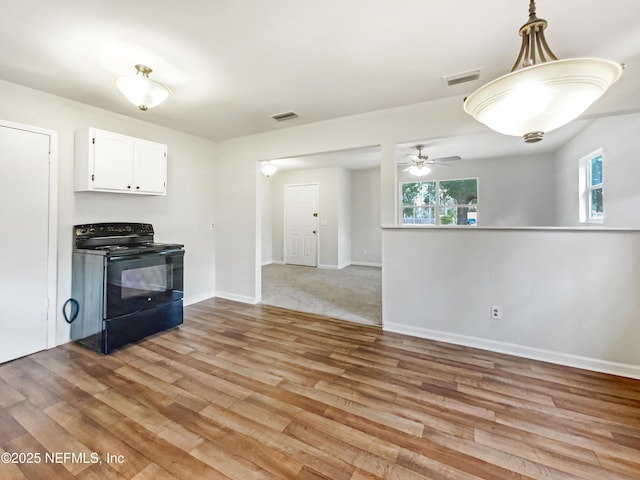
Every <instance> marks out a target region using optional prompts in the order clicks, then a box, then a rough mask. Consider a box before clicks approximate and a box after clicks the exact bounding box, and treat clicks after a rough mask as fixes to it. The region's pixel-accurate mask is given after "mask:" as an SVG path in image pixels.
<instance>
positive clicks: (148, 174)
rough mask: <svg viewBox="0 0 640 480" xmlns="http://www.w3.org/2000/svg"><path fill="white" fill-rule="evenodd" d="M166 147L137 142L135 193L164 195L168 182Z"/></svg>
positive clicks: (134, 169)
mask: <svg viewBox="0 0 640 480" xmlns="http://www.w3.org/2000/svg"><path fill="white" fill-rule="evenodd" d="M166 152H167V147H166V145H163V144H160V143H155V142H148V141H146V140H139V139H136V140H135V155H134V157H135V160H134V164H133V178H134V182H133V183H134V187H133V191H134V192H140V193H155V194H160V195H164V194H165V193H166V182H167V155H166Z"/></svg>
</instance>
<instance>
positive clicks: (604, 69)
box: [464, 58, 622, 143]
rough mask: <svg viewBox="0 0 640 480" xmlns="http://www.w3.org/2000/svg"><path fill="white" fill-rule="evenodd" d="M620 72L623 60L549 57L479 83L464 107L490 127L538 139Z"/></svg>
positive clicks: (580, 110) (569, 117)
mask: <svg viewBox="0 0 640 480" xmlns="http://www.w3.org/2000/svg"><path fill="white" fill-rule="evenodd" d="M621 74H622V66H621V65H620V64H618V63H615V62H612V61H609V60H603V59H599V58H571V59H566V60H556V61H551V62H545V63H541V64H537V65H532V66H529V67H525V68H523V69H521V70H517V71H514V72H511V73H509V74H507V75H504V76H502V77H500V78H498V79H496V80H493V81H492V82H489V83H488V84H486V85H484V86H482V87H480V88H479V89H478V90H476V91H475V92H474V93H472V94H471V95H469V97H467V98H466V99H465V102H464V109H465V111H466V112H467V113H469V114H470V115H472V116H473V117H474V118H475V119H476V120H478V121H479V122H481V123H483V124H485V125H486V126H488V127H489V128H491V129H492V130H495V131H497V132H499V133H503V134H505V135H513V136H522V137H523V138H524V139H525V141H526V142H530V143H531V142H536V141H539V140H541V139H542V136H543V134H544V133H546V132H550V131H552V130H554V129H556V128H558V127H561V126H563V125H565V124H567V123H569V122H570V121H572V120H574V119H575V118H576V117H578V116H579V115H580V114H582V113H583V112H584V111H585V110H586V109H587V108H589V106H590V105H591V104H592V103H593V102H595V101H596V100H597V99H599V98H600V97H601V96H602V95H603V94H604V93H605V92H606V91H607V89H608V88H609V87H610V86H611V85H613V84H614V83H615V82H616V81H617V80H618V78H620V75H621Z"/></svg>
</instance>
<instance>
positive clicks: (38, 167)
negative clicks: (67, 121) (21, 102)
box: [0, 121, 51, 363]
mask: <svg viewBox="0 0 640 480" xmlns="http://www.w3.org/2000/svg"><path fill="white" fill-rule="evenodd" d="M7 125H9V124H8V123H5V122H2V121H0V168H1V169H2V175H1V176H0V205H2V207H1V208H0V225H2V229H1V230H0V312H2V313H0V332H1V333H0V363H1V362H6V361H8V360H12V359H14V358H18V357H22V356H24V355H28V354H30V353H33V352H37V351H39V350H43V349H45V348H47V338H48V337H47V334H48V331H47V327H48V324H47V311H48V303H49V302H48V294H49V188H50V184H49V148H50V147H49V145H50V138H51V137H50V136H49V135H46V134H43V133H36V132H32V131H28V130H24V129H21V128H15V127H10V126H7Z"/></svg>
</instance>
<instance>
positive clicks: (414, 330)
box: [382, 322, 640, 379]
mask: <svg viewBox="0 0 640 480" xmlns="http://www.w3.org/2000/svg"><path fill="white" fill-rule="evenodd" d="M382 328H383V330H386V331H389V332H395V333H402V334H405V335H411V336H413V337H420V338H427V339H430V340H437V341H440V342H447V343H453V344H455V345H464V346H467V347H473V348H480V349H483V350H489V351H491V352H498V353H506V354H508V355H516V356H518V357H524V358H530V359H532V360H540V361H543V362H550V363H555V364H558V365H565V366H568V367H575V368H582V369H586V370H592V371H594V372H602V373H609V374H612V375H620V376H622V377H629V378H636V379H640V365H631V364H627V363H617V362H610V361H607V360H600V359H597V358H589V357H581V356H578V355H571V354H568V353H561V352H553V351H550V350H542V349H539V348H532V347H527V346H524V345H517V344H514V343H506V342H498V341H495V340H487V339H484V338H477V337H469V336H466V335H459V334H457V333H448V332H442V331H438V330H429V329H426V328H421V327H413V326H410V325H402V324H399V323H390V322H383V327H382Z"/></svg>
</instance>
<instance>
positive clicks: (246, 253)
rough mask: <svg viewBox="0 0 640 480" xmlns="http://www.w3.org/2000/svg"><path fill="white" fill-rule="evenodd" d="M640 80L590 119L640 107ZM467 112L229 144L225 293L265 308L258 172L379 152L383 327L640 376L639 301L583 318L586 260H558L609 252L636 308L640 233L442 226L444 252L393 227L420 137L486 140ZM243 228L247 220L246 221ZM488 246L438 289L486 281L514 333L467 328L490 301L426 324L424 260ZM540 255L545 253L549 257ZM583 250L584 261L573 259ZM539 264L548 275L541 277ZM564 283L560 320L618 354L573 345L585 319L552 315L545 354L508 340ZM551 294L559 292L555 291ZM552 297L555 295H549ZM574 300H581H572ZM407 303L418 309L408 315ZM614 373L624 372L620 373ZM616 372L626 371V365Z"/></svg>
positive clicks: (396, 113) (352, 122) (344, 121)
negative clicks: (400, 176) (398, 164)
mask: <svg viewBox="0 0 640 480" xmlns="http://www.w3.org/2000/svg"><path fill="white" fill-rule="evenodd" d="M638 75H639V72H634V71H627V72H625V75H624V76H623V78H622V79H621V80H620V81H619V82H618V84H617V85H616V86H615V93H614V92H611V93H612V95H609V94H607V96H608V97H609V98H610V100H611V101H610V102H609V103H607V102H599V105H594V107H593V108H591V109H590V111H589V113H590V114H595V113H610V112H614V111H623V110H626V109H632V108H640V93H639V91H638V89H637V87H636V85H637V82H638V80H639V79H638ZM605 99H606V97H605ZM603 100H604V99H603ZM461 105H462V99H461V98H458V97H452V98H448V99H444V100H439V101H433V102H424V103H421V104H415V105H409V106H406V107H398V108H393V109H389V110H383V111H378V112H372V113H368V114H363V115H354V116H350V117H344V118H339V119H335V120H331V121H326V122H319V123H316V124H310V125H304V126H300V127H295V128H289V129H283V130H279V131H274V132H269V133H264V134H259V135H252V136H248V137H242V138H237V139H232V140H228V141H225V142H221V143H220V144H219V147H220V150H219V164H218V182H219V183H218V188H217V194H218V196H217V204H218V205H227V204H229V205H231V204H232V203H233V202H232V199H234V198H240V199H241V200H240V201H237V202H235V203H234V204H233V206H232V207H231V208H232V210H233V211H232V212H224V213H221V214H220V215H218V216H217V221H218V223H220V225H221V226H220V229H219V231H218V237H217V243H216V246H217V250H216V253H217V255H216V256H217V260H218V263H217V270H216V285H217V288H219V290H220V291H221V292H222V293H224V294H226V295H227V296H229V297H230V298H236V299H244V300H245V301H255V299H257V298H259V288H260V281H259V278H260V271H259V269H257V268H256V265H257V262H258V257H259V255H256V254H255V249H256V242H257V241H258V239H259V236H260V235H259V234H258V233H257V231H256V226H257V225H259V222H257V221H256V208H255V205H256V183H255V179H254V178H255V162H256V161H259V160H262V159H265V158H286V157H293V156H299V155H305V154H313V153H317V152H323V151H334V150H341V149H346V148H356V147H362V146H368V145H380V146H381V167H380V192H381V193H380V198H381V205H380V214H381V216H380V218H381V225H382V226H383V227H391V228H386V229H385V230H384V231H383V235H382V245H383V247H382V259H383V269H382V274H383V299H382V302H383V324H384V325H385V328H393V329H398V330H400V329H402V328H403V326H404V327H406V329H407V330H411V332H412V333H413V334H416V335H418V334H424V335H429V334H430V332H431V331H438V330H437V328H436V327H438V326H442V328H444V331H445V333H446V332H449V333H451V335H450V337H449V339H450V341H458V342H461V343H462V342H463V340H464V338H465V336H466V335H471V336H473V335H478V336H479V337H478V339H479V341H480V340H481V341H482V342H483V343H482V344H483V345H484V346H485V348H496V349H498V348H501V347H500V346H501V345H503V344H504V343H508V342H519V343H514V345H516V346H517V348H519V349H520V350H518V351H519V353H520V354H524V353H526V352H528V351H529V352H530V351H535V352H536V354H540V355H546V357H545V358H548V359H550V360H553V361H559V362H561V363H562V362H564V363H568V362H569V361H573V360H572V359H574V356H575V355H579V356H582V357H584V358H585V359H587V360H584V359H580V361H581V362H583V364H585V362H587V361H589V362H591V363H590V364H589V365H590V366H592V367H593V368H598V369H605V368H609V367H612V368H614V369H617V370H616V371H619V372H622V373H625V374H626V373H628V371H629V369H631V370H632V372H631V373H630V374H635V375H637V376H640V359H638V357H637V355H638V354H637V353H636V352H637V350H638V349H637V348H635V345H632V344H631V343H632V342H631V341H630V340H629V338H632V337H633V336H635V337H636V338H637V327H636V324H637V319H636V317H635V316H634V315H632V314H631V311H632V310H633V308H631V307H633V305H631V304H630V303H629V302H631V300H626V302H625V303H622V304H619V303H618V301H619V300H620V295H619V293H618V292H615V293H614V292H612V291H611V290H610V289H607V290H606V291H605V292H604V293H603V295H602V296H601V297H600V300H601V305H602V308H598V309H587V308H585V307H584V306H583V305H582V304H581V303H580V302H581V301H582V297H581V296H578V295H576V292H578V293H579V292H583V291H591V290H590V289H591V286H590V284H591V278H590V277H589V276H586V275H582V276H574V275H570V276H569V275H568V274H567V273H566V272H573V271H575V270H576V268H577V269H578V271H582V270H580V268H581V264H580V262H584V258H582V257H580V256H579V255H577V254H569V253H568V254H567V255H557V254H556V253H555V252H556V251H560V252H569V251H570V250H571V249H572V248H575V245H581V244H585V245H588V246H589V249H595V250H597V251H602V252H611V255H610V256H607V257H603V258H602V259H601V260H602V262H600V263H599V265H601V266H603V265H605V264H606V265H609V264H610V265H612V267H606V268H613V269H615V268H617V267H618V266H621V265H628V266H627V267H625V268H627V270H625V273H624V279H625V280H628V282H627V283H626V284H624V283H623V284H619V283H616V286H617V287H619V289H620V290H621V292H622V296H623V297H624V298H633V297H635V296H636V293H637V291H638V289H637V286H638V285H637V283H634V282H633V281H632V279H633V278H634V276H635V277H639V278H640V266H639V265H638V264H637V258H638V249H637V245H638V244H640V234H639V233H623V232H608V233H607V234H602V235H595V236H592V235H593V234H594V232H581V231H575V232H571V234H570V235H567V236H566V237H564V236H560V235H558V231H556V230H553V229H548V230H525V229H523V230H521V231H517V230H508V229H504V230H495V231H492V233H491V234H490V235H485V236H478V235H479V234H482V233H483V232H482V229H476V230H471V229H468V228H464V229H463V230H460V229H457V228H456V227H452V228H449V229H447V228H444V227H443V228H442V230H443V231H446V241H441V240H442V238H445V237H443V236H442V235H441V234H440V230H439V229H430V230H426V231H422V230H421V231H416V230H415V229H398V230H396V229H394V228H393V227H394V226H395V225H396V216H397V211H396V207H395V196H396V191H397V189H396V182H395V176H396V172H395V163H394V156H395V150H396V144H398V143H402V142H406V141H408V140H411V139H416V138H422V139H427V138H439V137H445V136H454V135H461V134H468V133H473V132H478V131H481V130H482V129H483V128H484V127H483V126H481V125H479V124H478V123H476V122H475V121H474V120H473V119H472V118H470V117H469V116H467V115H466V114H465V113H464V112H463V110H462V107H461ZM239 218H241V219H243V221H242V222H239V221H238V219H239ZM244 220H246V221H244ZM479 242H488V243H489V245H488V246H491V244H495V245H496V246H495V247H492V248H494V249H495V250H493V249H492V250H490V251H489V252H488V253H490V255H489V254H488V255H478V256H477V257H474V258H473V262H472V263H469V264H466V265H464V270H447V269H444V268H443V269H440V271H439V273H440V274H441V275H442V276H441V277H440V278H434V280H433V281H434V282H438V281H440V282H443V283H444V284H447V285H454V284H455V285H457V286H459V287H467V288H468V289H469V291H470V292H472V296H473V295H475V294H474V293H473V291H474V289H477V288H486V287H485V286H484V285H483V284H476V283H474V282H473V281H468V279H480V280H482V281H483V282H489V283H488V288H490V289H491V288H493V289H497V290H496V291H499V292H500V295H501V299H500V300H499V301H501V302H502V306H503V307H505V315H506V314H507V313H508V312H511V314H510V316H509V317H508V318H512V319H517V320H516V321H515V322H514V323H513V324H509V325H508V326H507V327H502V326H495V325H491V324H490V325H486V328H483V329H477V330H476V329H474V328H475V327H474V328H471V329H467V328H466V325H467V324H468V325H473V324H474V322H484V321H485V320H484V319H485V318H486V317H487V316H488V310H487V309H488V307H487V305H485V303H486V300H487V299H488V297H486V295H485V296H483V297H481V298H480V297H479V298H478V299H477V300H476V301H474V302H472V303H468V302H467V303H462V305H460V306H459V307H458V308H456V309H454V311H455V312H456V313H457V314H459V315H458V317H457V319H451V318H450V317H448V319H449V320H451V321H452V322H453V323H451V324H450V325H449V324H447V322H445V321H442V320H438V322H440V323H437V324H435V325H434V324H432V323H431V319H430V318H429V317H427V313H428V312H429V311H430V310H431V309H432V308H434V306H433V305H431V304H430V303H429V302H427V301H426V300H420V299H421V298H423V297H424V290H425V288H426V286H425V284H424V283H423V282H422V280H423V279H424V278H425V272H429V269H430V268H431V259H432V257H431V256H426V255H439V256H440V257H441V258H442V259H444V258H448V257H454V258H455V256H456V255H458V249H457V248H456V247H457V246H460V247H463V248H467V249H477V248H479V247H480V245H479ZM558 242H559V243H558ZM425 246H427V247H429V246H431V247H439V248H440V250H439V251H437V253H433V250H432V249H431V248H425ZM542 246H544V248H541V247H542ZM498 247H499V248H498ZM575 251H576V252H577V251H584V250H582V249H577V248H575ZM416 252H418V253H417V254H416V256H415V257H414V256H413V254H415V253H416ZM426 252H430V253H429V254H427V253H426ZM500 259H503V260H500ZM628 259H633V261H631V263H629V264H627V263H625V262H628V261H629V260H628ZM496 261H500V262H504V265H505V267H504V268H507V267H506V265H510V264H511V263H512V262H513V264H514V267H513V269H512V270H509V271H508V276H507V277H505V278H508V283H505V284H504V285H503V284H502V280H501V279H497V278H494V277H491V278H487V277H486V272H490V271H492V270H491V269H492V268H493V267H492V265H494V264H495V262H496ZM538 262H540V264H541V265H545V266H547V267H548V268H546V269H541V268H533V267H535V266H536V265H537V264H538ZM518 265H529V266H532V268H531V269H524V268H518ZM409 266H410V267H411V269H410V271H411V272H413V273H412V275H410V277H411V282H407V281H406V278H407V275H406V273H405V271H404V269H405V267H406V268H408V267H409ZM555 275H559V277H558V278H559V279H560V280H562V279H564V280H566V281H570V283H563V284H562V285H563V287H564V290H562V291H563V292H564V295H561V297H562V298H560V299H559V298H556V297H554V298H555V300H554V303H553V305H559V304H560V303H561V302H566V303H564V304H563V305H564V310H563V311H568V310H571V309H575V310H576V311H577V312H580V314H584V317H583V319H582V320H583V323H582V324H581V325H588V326H595V327H597V328H593V329H591V330H590V334H591V335H593V336H594V338H595V337H600V338H606V339H607V342H608V343H609V344H610V345H609V346H608V347H607V348H603V347H602V346H601V345H599V344H598V343H597V342H596V341H593V340H591V339H589V338H587V337H586V336H585V335H586V332H581V335H579V336H577V337H576V327H577V326H579V325H577V321H576V319H575V318H574V317H571V316H569V317H567V316H564V315H556V316H554V325H553V326H554V328H553V330H552V335H553V340H552V341H550V343H546V344H544V343H541V341H540V339H539V337H528V336H526V335H519V336H515V333H514V334H513V335H505V334H504V331H503V328H507V329H511V328H514V329H515V328H519V327H522V326H523V325H526V322H527V321H528V319H538V318H547V316H548V315H549V310H548V308H549V307H548V304H546V303H544V302H543V301H542V299H543V298H544V295H534V297H535V298H536V299H538V300H539V301H537V302H526V304H525V303H518V299H519V298H520V297H521V296H522V295H523V292H529V291H531V290H532V287H531V286H532V285H543V286H544V285H546V282H548V281H549V278H550V277H551V276H554V277H555ZM607 278H613V277H607ZM494 283H495V285H493V284H494ZM396 284H398V285H399V284H402V285H405V286H406V290H405V291H404V292H403V293H404V294H403V295H398V294H397V291H396V289H394V288H390V286H392V285H396ZM553 284H554V285H558V283H557V282H556V281H554V282H553ZM543 291H545V292H547V293H551V292H550V290H549V289H548V288H545V289H544V290H543ZM567 291H570V292H573V293H572V294H571V295H567ZM407 298H413V299H414V300H413V301H412V303H409V304H407V303H406V299H407ZM490 301H493V300H490ZM437 305H440V306H442V305H441V304H436V306H437ZM505 305H506V306H505ZM517 305H526V308H525V309H524V310H526V312H525V311H524V310H523V311H520V312H519V313H518V310H514V308H515V307H516V306H517ZM512 306H513V308H512ZM611 311H613V312H616V314H619V315H621V316H620V317H619V318H617V319H616V320H615V322H614V325H613V326H612V327H611V328H610V327H609V325H608V324H607V322H609V317H608V316H607V317H603V315H604V313H605V312H611ZM518 315H521V316H522V317H519V316H518ZM603 318H604V319H603ZM531 321H534V320H531ZM455 322H463V323H464V325H462V326H460V325H457V324H456V323H455ZM463 327H464V328H463ZM461 332H463V333H461ZM471 338H472V339H473V337H471ZM492 342H493V343H492ZM527 349H529V350H527ZM541 352H542V353H541ZM576 352H578V353H576ZM608 362H609V363H608ZM611 362H614V364H615V365H613V366H612V364H611ZM616 362H622V363H623V364H624V365H622V366H620V365H618V364H617V363H616ZM629 365H630V366H629ZM625 369H626V370H625ZM634 369H635V370H634Z"/></svg>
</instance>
